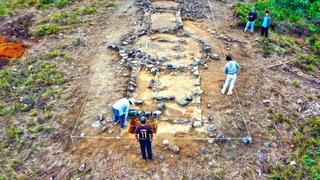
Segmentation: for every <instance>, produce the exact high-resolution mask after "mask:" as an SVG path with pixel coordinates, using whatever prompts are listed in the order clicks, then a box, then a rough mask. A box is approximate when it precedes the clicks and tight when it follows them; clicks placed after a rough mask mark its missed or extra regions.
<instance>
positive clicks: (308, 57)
mask: <svg viewBox="0 0 320 180" xmlns="http://www.w3.org/2000/svg"><path fill="white" fill-rule="evenodd" d="M296 64H297V65H298V66H299V67H300V68H302V69H305V70H308V71H315V69H316V68H317V69H319V68H320V60H319V57H318V56H316V55H313V54H300V55H299V56H298V58H297V60H296Z"/></svg>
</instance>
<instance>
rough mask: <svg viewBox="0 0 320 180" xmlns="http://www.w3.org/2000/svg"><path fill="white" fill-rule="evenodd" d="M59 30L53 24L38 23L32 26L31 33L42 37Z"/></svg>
mask: <svg viewBox="0 0 320 180" xmlns="http://www.w3.org/2000/svg"><path fill="white" fill-rule="evenodd" d="M59 31H60V28H59V27H58V26H57V25H55V24H50V23H49V24H40V25H37V26H35V27H34V29H33V30H32V31H31V35H33V36H37V37H42V36H47V35H51V34H57V33H58V32H59Z"/></svg>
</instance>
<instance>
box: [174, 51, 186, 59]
mask: <svg viewBox="0 0 320 180" xmlns="http://www.w3.org/2000/svg"><path fill="white" fill-rule="evenodd" d="M185 57H186V54H185V53H184V52H179V53H177V54H176V58H178V59H180V58H185Z"/></svg>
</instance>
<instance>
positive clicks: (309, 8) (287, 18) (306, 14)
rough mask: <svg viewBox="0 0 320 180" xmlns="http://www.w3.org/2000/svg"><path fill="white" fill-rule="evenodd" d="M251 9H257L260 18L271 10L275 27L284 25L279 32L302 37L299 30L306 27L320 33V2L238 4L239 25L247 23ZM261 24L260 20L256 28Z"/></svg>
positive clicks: (263, 0)
mask: <svg viewBox="0 0 320 180" xmlns="http://www.w3.org/2000/svg"><path fill="white" fill-rule="evenodd" d="M251 7H255V9H256V11H257V13H258V16H263V14H264V11H265V10H269V11H270V15H271V17H272V22H273V25H274V26H277V25H282V27H280V28H278V29H277V30H279V31H289V32H292V33H295V34H296V33H297V35H300V33H301V32H300V31H299V30H301V29H302V28H303V27H306V28H307V29H308V32H309V33H320V26H319V21H320V11H319V9H320V1H311V2H310V1H308V0H295V1H292V0H260V1H257V2H255V3H245V4H243V3H238V4H237V5H236V6H235V8H234V13H235V14H236V15H237V16H238V17H239V21H238V23H237V24H238V25H242V26H243V25H244V24H245V23H246V21H247V14H248V12H249V10H250V8H251ZM260 23H261V22H260V18H258V19H257V22H256V24H255V26H259V25H260ZM306 33H307V32H306ZM304 35H306V34H304Z"/></svg>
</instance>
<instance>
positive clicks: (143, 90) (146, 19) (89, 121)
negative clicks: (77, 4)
mask: <svg viewBox="0 0 320 180" xmlns="http://www.w3.org/2000/svg"><path fill="white" fill-rule="evenodd" d="M179 7H181V6H180V4H179V3H178V2H173V1H155V2H152V3H151V4H150V6H148V7H143V6H142V8H143V9H144V11H140V13H141V14H142V15H141V16H142V18H140V20H139V21H140V22H139V23H134V25H135V27H134V28H133V29H132V30H131V31H130V32H127V33H125V34H124V33H122V35H117V36H113V35H112V34H110V35H109V36H110V37H112V39H111V40H110V39H109V41H108V44H109V47H110V49H114V50H111V51H110V50H108V52H107V53H106V54H101V55H99V56H101V58H100V57H98V58H97V60H96V61H97V62H96V63H95V64H94V66H93V67H92V68H93V72H97V73H96V75H94V76H93V77H92V78H93V81H92V84H91V85H90V88H89V93H88V95H87V101H86V102H85V104H84V106H83V108H82V109H81V111H80V113H79V116H78V117H79V118H78V119H77V122H76V125H75V128H74V132H73V137H74V143H75V144H76V145H75V146H76V147H77V146H78V144H79V143H80V144H82V142H83V141H84V140H85V139H86V138H87V140H86V141H89V140H88V139H90V138H94V139H106V138H107V139H114V138H116V137H117V138H122V139H124V140H126V139H129V140H130V139H134V135H132V134H130V133H129V132H128V130H122V131H120V130H119V126H118V125H116V126H115V125H113V124H112V118H113V117H112V113H111V112H110V109H111V108H110V106H111V105H112V103H113V102H114V101H115V100H117V99H116V98H121V94H122V97H124V96H131V97H134V98H135V99H136V100H142V101H143V104H141V105H140V104H139V105H138V104H136V105H135V106H132V107H131V109H132V111H133V112H136V113H140V114H139V115H140V116H141V115H143V114H146V115H147V116H148V115H150V117H149V116H148V118H149V119H152V120H153V121H154V122H155V124H156V128H157V133H156V135H155V139H156V142H157V143H160V144H161V142H162V140H164V139H169V140H170V141H174V140H175V139H179V138H181V139H183V138H186V139H193V138H194V139H199V138H203V140H204V141H207V140H209V141H216V140H217V139H218V141H219V140H221V141H223V140H225V138H231V139H232V138H236V139H241V137H243V136H244V135H246V134H247V133H249V132H248V129H247V127H246V125H245V124H244V120H245V117H244V114H243V112H242V111H241V109H240V105H239V103H238V99H237V98H236V97H235V96H233V97H228V98H226V97H225V96H222V95H221V94H220V91H219V90H220V87H221V83H223V81H224V78H225V75H224V73H223V68H224V65H225V62H224V61H223V58H224V53H225V51H226V50H225V48H226V47H222V46H221V42H220V39H218V38H216V37H217V36H219V35H220V34H217V32H216V31H214V30H212V29H214V24H212V23H211V24H212V25H213V26H212V27H211V29H210V28H208V27H207V26H205V25H204V24H205V23H203V22H204V21H203V20H200V21H191V20H183V21H182V22H181V20H182V16H181V9H179ZM138 8H141V7H138ZM146 9H152V11H151V13H148V12H149V11H145V10H146ZM200 10H201V9H200ZM200 10H199V11H200ZM119 26H123V24H122V25H119V24H117V22H115V24H114V30H115V31H117V29H118V28H119ZM134 29H136V30H134ZM141 32H142V33H141ZM112 33H113V32H112ZM117 34H119V33H117ZM206 47H209V51H208V52H207V51H206V50H205V48H206ZM213 56H219V58H215V57H213ZM103 59H104V60H106V59H109V60H107V61H103ZM220 59H222V60H220ZM110 61H113V62H114V64H109V65H108V64H107V63H106V62H110ZM104 64H105V65H104ZM106 66H113V67H114V69H115V72H109V71H104V70H103V68H105V67H106ZM100 71H101V72H103V73H100ZM114 76H115V78H116V79H115V80H113V85H112V86H110V84H109V83H106V82H110V81H112V79H111V78H112V77H114ZM110 77H111V78H110ZM132 78H133V80H132ZM152 82H153V83H155V85H154V86H155V87H152V85H151V84H152ZM108 84H109V86H108V87H106V85H108ZM112 87H113V93H110V92H111V91H112ZM106 89H109V90H108V91H106ZM91 91H92V93H91ZM102 92H103V93H102ZM112 94H114V95H115V96H113V97H111V96H112ZM119 95H120V96H119ZM167 97H174V98H173V99H170V98H169V99H170V100H167V99H166V98H167ZM97 98H99V101H98V100H97ZM108 98H109V100H108ZM110 98H112V99H110ZM158 98H160V100H159V99H158ZM163 98H164V99H163ZM110 100H111V101H110ZM106 103H109V104H106ZM182 104H183V105H182ZM159 106H163V107H161V108H159ZM157 113H159V114H157ZM155 114H157V115H155ZM234 114H236V116H234ZM129 118H130V119H136V118H138V117H137V116H136V115H135V116H130V117H129ZM209 126H210V127H211V129H210V128H209ZM212 128H213V130H212Z"/></svg>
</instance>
